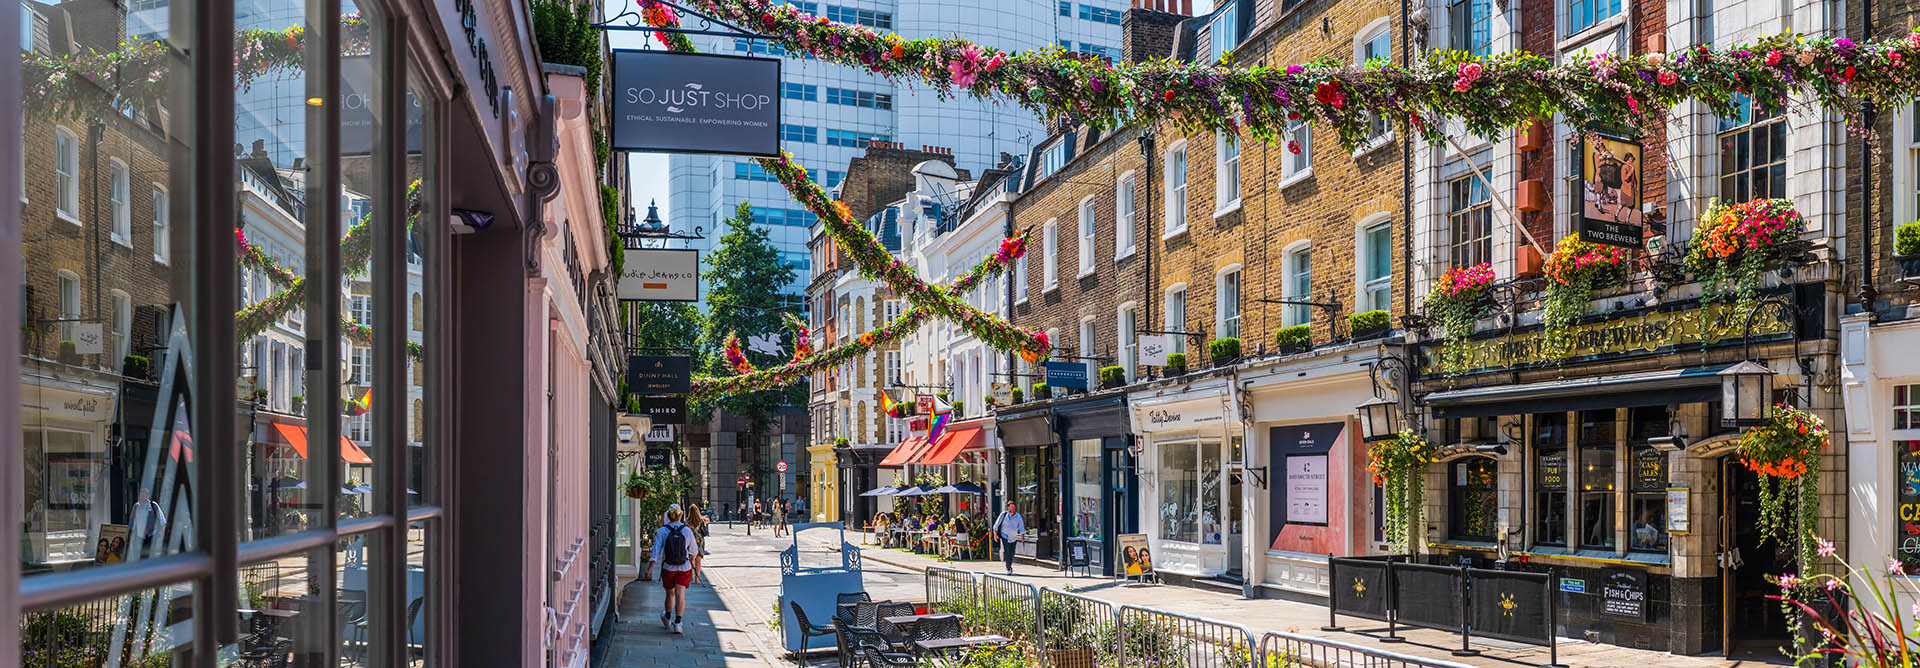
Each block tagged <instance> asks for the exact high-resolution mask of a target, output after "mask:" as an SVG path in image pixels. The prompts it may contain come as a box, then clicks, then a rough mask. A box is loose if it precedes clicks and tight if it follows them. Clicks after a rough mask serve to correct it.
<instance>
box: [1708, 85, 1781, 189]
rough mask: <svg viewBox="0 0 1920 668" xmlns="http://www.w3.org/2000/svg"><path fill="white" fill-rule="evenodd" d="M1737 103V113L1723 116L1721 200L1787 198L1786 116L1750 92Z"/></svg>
mask: <svg viewBox="0 0 1920 668" xmlns="http://www.w3.org/2000/svg"><path fill="white" fill-rule="evenodd" d="M1733 103H1734V113H1733V115H1731V116H1726V117H1723V118H1721V119H1720V136H1719V139H1720V201H1722V202H1728V201H1732V202H1745V201H1748V200H1753V199H1764V198H1777V197H1785V196H1786V191H1787V121H1786V116H1785V115H1783V114H1781V113H1780V110H1779V109H1777V108H1774V109H1768V108H1767V107H1766V106H1764V105H1762V106H1759V107H1756V106H1755V105H1754V104H1753V100H1752V99H1751V98H1749V97H1747V96H1746V95H1736V96H1735V98H1734V100H1733Z"/></svg>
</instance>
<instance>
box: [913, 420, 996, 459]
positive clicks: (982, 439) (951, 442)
mask: <svg viewBox="0 0 1920 668" xmlns="http://www.w3.org/2000/svg"><path fill="white" fill-rule="evenodd" d="M986 440H987V437H986V435H985V434H982V433H980V427H960V428H958V429H948V430H947V433H944V434H941V435H940V439H939V440H937V441H934V442H933V447H931V448H928V449H927V453H926V456H925V457H924V458H923V459H921V460H920V461H919V462H916V463H918V464H921V465H924V466H944V465H947V464H952V463H953V460H954V459H955V458H957V457H959V456H960V452H961V451H963V450H966V449H968V448H978V447H984V445H985V444H986Z"/></svg>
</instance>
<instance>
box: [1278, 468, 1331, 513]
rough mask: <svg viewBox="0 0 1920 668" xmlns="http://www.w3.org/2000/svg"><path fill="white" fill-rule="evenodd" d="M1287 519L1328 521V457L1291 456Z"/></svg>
mask: <svg viewBox="0 0 1920 668" xmlns="http://www.w3.org/2000/svg"><path fill="white" fill-rule="evenodd" d="M1287 521H1288V522H1290V523H1299V524H1326V523H1327V456H1326V455H1295V456H1292V457H1288V458H1287Z"/></svg>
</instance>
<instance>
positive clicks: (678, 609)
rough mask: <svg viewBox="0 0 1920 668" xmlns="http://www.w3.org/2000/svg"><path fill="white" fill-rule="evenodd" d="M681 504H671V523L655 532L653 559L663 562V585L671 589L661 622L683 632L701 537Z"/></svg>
mask: <svg viewBox="0 0 1920 668" xmlns="http://www.w3.org/2000/svg"><path fill="white" fill-rule="evenodd" d="M684 517H685V515H684V513H682V512H681V511H680V504H678V503H676V504H673V505H671V506H667V523H666V525H665V526H662V527H660V530H659V531H656V532H654V535H653V562H654V563H657V564H660V586H661V587H664V588H666V590H667V601H666V606H665V608H664V609H662V610H661V611H660V625H661V626H662V627H666V628H670V629H673V632H674V633H680V632H681V629H680V620H681V619H683V618H685V617H686V615H687V586H688V585H690V584H692V582H693V571H694V570H695V569H697V568H699V567H700V548H699V545H700V537H699V536H697V535H695V534H694V533H693V529H692V528H691V527H688V526H687V525H686V524H684V523H682V521H681V520H682V519H683V518H684Z"/></svg>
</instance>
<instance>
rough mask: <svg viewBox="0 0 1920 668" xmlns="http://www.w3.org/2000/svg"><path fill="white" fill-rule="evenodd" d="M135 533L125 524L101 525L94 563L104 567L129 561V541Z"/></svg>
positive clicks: (94, 553) (94, 552)
mask: <svg viewBox="0 0 1920 668" xmlns="http://www.w3.org/2000/svg"><path fill="white" fill-rule="evenodd" d="M132 535H133V532H132V531H131V530H129V529H128V528H127V525H125V524H102V525H100V541H99V543H98V545H97V546H96V547H95V548H94V551H93V563H96V564H100V565H102V566H105V565H108V564H117V563H120V562H123V561H126V560H127V541H128V539H129V537H130V536H132Z"/></svg>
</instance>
